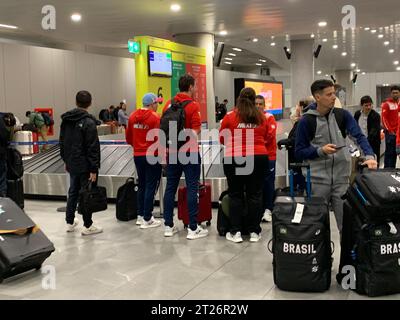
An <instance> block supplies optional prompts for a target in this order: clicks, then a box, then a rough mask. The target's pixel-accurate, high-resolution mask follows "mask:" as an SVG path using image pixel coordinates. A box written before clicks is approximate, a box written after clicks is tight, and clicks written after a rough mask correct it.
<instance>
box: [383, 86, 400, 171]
mask: <svg viewBox="0 0 400 320" xmlns="http://www.w3.org/2000/svg"><path fill="white" fill-rule="evenodd" d="M390 93H391V97H390V98H389V99H387V100H386V101H384V102H383V103H382V105H381V108H382V114H381V116H382V126H383V130H384V132H385V144H386V150H385V160H384V162H385V169H386V168H395V167H396V160H397V156H396V153H397V152H396V144H397V143H396V141H397V140H399V139H400V137H399V136H397V130H398V121H399V119H398V118H399V111H400V109H399V108H400V87H398V86H393V87H391V88H390Z"/></svg>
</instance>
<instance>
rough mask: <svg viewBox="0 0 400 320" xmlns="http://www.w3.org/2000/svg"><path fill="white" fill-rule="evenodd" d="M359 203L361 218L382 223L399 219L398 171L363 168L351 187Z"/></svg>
mask: <svg viewBox="0 0 400 320" xmlns="http://www.w3.org/2000/svg"><path fill="white" fill-rule="evenodd" d="M351 188H352V189H353V192H354V193H355V194H356V196H357V197H358V199H359V201H360V203H361V205H362V206H363V207H364V208H365V210H362V212H361V213H362V214H363V220H365V221H366V222H368V223H382V222H385V221H392V220H393V219H400V171H399V170H396V169H384V170H364V172H362V173H359V174H358V175H357V176H356V178H355V182H354V184H353V185H352V187H351Z"/></svg>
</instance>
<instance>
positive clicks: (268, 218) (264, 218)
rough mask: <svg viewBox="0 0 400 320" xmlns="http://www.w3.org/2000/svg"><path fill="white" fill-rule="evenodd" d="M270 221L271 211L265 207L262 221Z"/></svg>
mask: <svg viewBox="0 0 400 320" xmlns="http://www.w3.org/2000/svg"><path fill="white" fill-rule="evenodd" d="M271 221H272V212H271V210H269V209H265V212H264V216H263V218H262V222H271Z"/></svg>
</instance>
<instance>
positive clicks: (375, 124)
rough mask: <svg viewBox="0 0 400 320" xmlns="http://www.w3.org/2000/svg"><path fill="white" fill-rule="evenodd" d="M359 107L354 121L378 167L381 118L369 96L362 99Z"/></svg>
mask: <svg viewBox="0 0 400 320" xmlns="http://www.w3.org/2000/svg"><path fill="white" fill-rule="evenodd" d="M360 105H361V110H358V111H356V113H355V114H354V119H356V121H357V123H358V125H359V126H360V128H361V131H362V133H363V134H364V135H365V136H366V137H367V138H368V142H369V144H370V145H371V147H372V150H373V151H374V153H375V155H376V161H377V162H378V166H379V158H380V156H381V155H380V150H381V116H380V115H379V113H378V112H376V111H375V110H374V109H373V101H372V98H371V97H370V96H364V97H362V98H361V101H360Z"/></svg>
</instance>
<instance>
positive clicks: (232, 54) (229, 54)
mask: <svg viewBox="0 0 400 320" xmlns="http://www.w3.org/2000/svg"><path fill="white" fill-rule="evenodd" d="M228 56H232V57H236V54H234V53H228Z"/></svg>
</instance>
